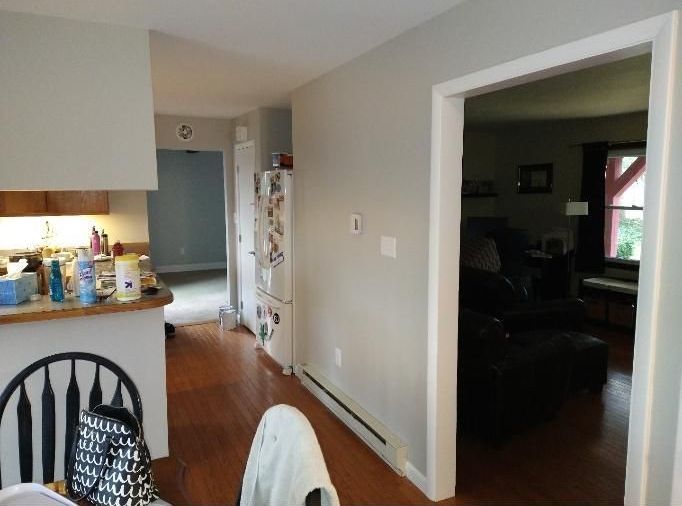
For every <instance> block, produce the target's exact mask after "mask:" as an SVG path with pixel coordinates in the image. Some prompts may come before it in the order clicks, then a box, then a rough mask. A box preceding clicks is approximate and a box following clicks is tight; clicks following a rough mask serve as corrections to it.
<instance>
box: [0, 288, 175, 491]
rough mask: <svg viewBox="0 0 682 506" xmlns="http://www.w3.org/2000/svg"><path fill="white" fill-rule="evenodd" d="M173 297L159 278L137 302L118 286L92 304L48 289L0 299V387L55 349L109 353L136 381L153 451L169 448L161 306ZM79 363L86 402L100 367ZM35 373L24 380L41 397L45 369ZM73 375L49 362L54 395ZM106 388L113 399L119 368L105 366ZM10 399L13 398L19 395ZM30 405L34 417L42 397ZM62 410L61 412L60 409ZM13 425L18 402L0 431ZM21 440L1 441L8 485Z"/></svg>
mask: <svg viewBox="0 0 682 506" xmlns="http://www.w3.org/2000/svg"><path fill="white" fill-rule="evenodd" d="M172 301H173V295H172V293H171V292H170V291H169V290H168V289H167V288H166V287H165V286H163V285H162V289H160V290H159V291H158V292H157V293H156V294H154V295H143V296H142V298H141V299H138V300H136V301H133V302H118V301H117V300H116V298H115V294H114V295H113V296H111V297H109V298H108V299H106V300H104V301H102V302H99V303H96V304H91V305H86V304H82V303H81V302H80V299H78V298H76V297H73V296H70V297H67V299H65V301H64V302H52V301H50V299H49V297H43V298H42V299H41V300H40V301H35V302H30V301H26V302H22V303H21V304H17V305H16V306H0V388H2V385H6V384H7V383H9V381H10V380H11V379H12V378H13V377H14V376H15V375H16V374H17V373H18V372H19V371H21V370H22V369H23V368H24V367H26V366H27V365H29V364H31V363H33V362H35V361H36V360H40V359H41V358H44V357H46V356H49V355H52V354H55V353H67V352H74V351H78V352H86V353H94V354H95V355H99V356H102V357H105V358H107V359H109V360H111V361H112V362H114V363H115V364H117V365H118V366H119V367H121V368H122V369H123V370H124V371H125V372H126V373H127V374H128V376H130V378H131V379H132V380H133V382H134V383H135V385H136V386H137V389H138V391H139V393H140V397H141V398H142V405H143V406H144V428H145V439H146V441H147V444H148V446H149V450H150V452H151V455H152V458H153V459H157V458H162V457H166V456H168V416H167V413H168V407H167V395H166V353H165V346H166V344H165V342H166V338H165V333H164V320H165V318H164V306H165V305H167V304H170V303H171V302H172ZM75 367H76V374H77V375H78V378H79V384H80V385H81V386H82V387H81V388H82V389H81V393H80V407H81V408H85V409H87V407H88V398H89V397H88V391H89V387H85V385H88V386H89V385H92V382H93V377H94V374H95V370H94V367H92V364H88V363H86V362H80V361H76V364H75ZM34 376H36V378H34V381H33V383H32V384H31V382H30V381H29V382H28V383H27V385H26V388H27V390H29V392H30V391H33V392H34V393H35V392H37V393H35V395H38V397H35V396H34V397H32V399H35V398H37V399H40V397H39V396H40V391H41V388H42V384H43V376H42V375H41V374H36V375H34ZM70 377H71V369H70V364H68V363H63V364H61V365H56V364H55V365H53V366H51V367H50V379H51V381H52V386H53V388H54V391H55V394H56V395H58V396H61V395H63V394H64V392H66V389H67V386H68V383H69V381H70ZM101 388H102V393H103V399H107V400H108V399H111V398H112V396H113V394H114V391H115V389H116V382H115V377H114V375H112V374H102V377H101ZM57 392H59V393H57ZM62 399H63V398H62ZM10 404H11V405H12V406H14V401H12V402H11V403H10ZM58 406H59V404H58ZM8 407H9V406H8ZM33 409H34V411H33V413H34V414H33V416H34V420H35V419H36V418H37V419H40V402H39V401H38V402H37V403H34V406H33ZM58 409H59V408H58ZM36 410H37V411H36ZM58 413H59V411H58ZM57 416H58V419H59V417H60V416H63V414H62V415H59V414H58V415H57ZM62 420H63V418H62ZM16 427H17V420H16V409H14V407H13V408H12V409H7V410H5V414H4V417H3V424H2V427H0V429H1V430H0V436H1V437H2V438H7V437H10V436H9V434H10V432H12V431H14V436H13V437H16ZM3 440H4V439H3ZM60 444H62V446H61V447H60ZM17 448H18V447H17V446H16V445H2V447H1V448H0V460H1V461H2V463H3V469H2V478H3V484H4V485H10V484H12V483H18V482H20V481H21V478H20V476H19V471H18V470H19V465H18V462H19V459H18V449H17ZM56 452H57V455H60V454H61V453H62V452H63V443H60V442H59V441H58V442H57V449H56ZM56 460H57V466H56V469H55V480H59V479H62V478H63V476H64V473H63V469H62V467H63V466H62V464H61V461H62V459H59V458H58V459H56Z"/></svg>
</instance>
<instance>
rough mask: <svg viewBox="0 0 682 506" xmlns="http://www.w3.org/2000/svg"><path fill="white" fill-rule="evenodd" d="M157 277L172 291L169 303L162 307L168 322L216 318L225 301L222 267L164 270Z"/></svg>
mask: <svg viewBox="0 0 682 506" xmlns="http://www.w3.org/2000/svg"><path fill="white" fill-rule="evenodd" d="M159 277H160V278H161V280H162V281H163V282H164V283H166V285H167V286H168V288H170V290H171V292H173V303H172V304H169V305H168V306H166V307H165V308H164V315H165V318H166V321H167V322H168V323H172V324H173V325H176V326H180V325H194V324H197V323H205V322H208V321H216V320H217V319H218V308H219V307H220V306H222V305H223V304H226V303H227V271H226V270H225V269H218V270H210V271H192V272H167V273H164V274H160V275H159Z"/></svg>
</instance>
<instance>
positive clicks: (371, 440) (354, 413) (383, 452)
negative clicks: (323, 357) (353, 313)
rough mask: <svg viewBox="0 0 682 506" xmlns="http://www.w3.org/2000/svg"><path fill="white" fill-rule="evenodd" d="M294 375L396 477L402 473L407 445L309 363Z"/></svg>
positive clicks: (297, 369)
mask: <svg viewBox="0 0 682 506" xmlns="http://www.w3.org/2000/svg"><path fill="white" fill-rule="evenodd" d="M296 375H297V376H298V377H299V379H300V380H301V383H302V384H303V386H305V387H306V388H307V389H308V390H310V391H311V392H312V393H313V395H315V397H317V398H318V399H319V400H320V401H321V402H322V404H324V405H325V406H327V408H329V409H330V410H331V411H332V412H333V413H334V414H335V415H336V416H337V417H338V418H339V419H340V420H341V421H342V422H343V423H345V424H346V425H347V426H348V427H349V428H350V429H351V430H352V431H353V432H355V433H356V434H357V435H358V436H360V438H361V439H362V440H363V441H364V442H365V443H367V445H368V446H369V447H370V448H372V449H373V450H374V451H375V452H376V453H377V454H378V455H379V456H380V457H381V458H382V459H383V460H384V461H386V463H387V464H388V465H389V466H391V467H392V468H393V469H394V470H395V471H396V472H397V473H398V474H399V475H400V476H405V466H406V464H407V444H406V443H405V442H404V441H402V440H401V439H400V438H399V437H398V436H396V435H395V434H394V433H393V432H391V431H390V430H389V428H388V427H386V426H385V425H384V424H383V423H381V422H380V421H379V420H377V419H376V418H374V417H373V416H372V415H371V414H369V413H368V412H367V411H366V410H364V409H363V408H362V407H361V406H360V405H359V404H358V403H356V402H355V401H353V399H351V398H350V397H348V396H347V395H346V394H344V393H343V392H342V391H341V390H339V389H338V388H337V387H336V386H335V385H334V384H332V383H331V382H330V381H329V380H328V379H327V378H325V377H324V376H323V375H322V374H320V372H319V371H318V370H317V369H315V368H314V367H313V366H311V365H308V364H300V365H298V366H296Z"/></svg>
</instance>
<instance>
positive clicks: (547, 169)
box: [516, 163, 554, 193]
mask: <svg viewBox="0 0 682 506" xmlns="http://www.w3.org/2000/svg"><path fill="white" fill-rule="evenodd" d="M553 168H554V165H553V164H551V163H537V164H534V165H519V179H518V182H517V183H516V184H517V191H518V193H552V172H553Z"/></svg>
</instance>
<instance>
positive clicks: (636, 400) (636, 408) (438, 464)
mask: <svg viewBox="0 0 682 506" xmlns="http://www.w3.org/2000/svg"><path fill="white" fill-rule="evenodd" d="M677 39H678V12H676V11H675V12H671V13H668V14H664V15H661V16H656V17H654V18H650V19H647V20H643V21H640V22H636V23H633V24H629V25H626V26H623V27H620V28H616V29H614V30H610V31H607V32H604V33H601V34H598V35H594V36H591V37H587V38H584V39H581V40H578V41H575V42H571V43H568V44H565V45H561V46H557V47H555V48H552V49H549V50H546V51H542V52H540V53H536V54H533V55H529V56H525V57H522V58H519V59H516V60H513V61H510V62H506V63H502V64H500V65H496V66H494V67H490V68H487V69H484V70H481V71H478V72H474V73H471V74H467V75H465V76H462V77H458V78H455V79H452V80H449V81H446V82H443V83H440V84H437V85H435V86H433V88H432V117H431V176H430V192H431V193H430V209H429V213H430V216H429V269H428V273H429V274H428V345H427V413H426V415H427V462H426V467H427V469H426V471H427V472H426V489H427V490H426V491H425V492H426V494H427V495H428V497H429V498H430V499H431V500H442V499H445V498H448V497H452V496H454V495H455V485H456V483H455V480H456V455H457V452H456V430H457V366H456V364H457V339H458V336H457V324H458V311H457V310H455V311H453V310H452V308H453V307H454V308H458V301H459V293H458V292H459V289H458V286H459V250H460V237H459V234H457V233H453V230H455V231H456V230H459V226H460V221H461V199H460V198H453V195H455V196H456V195H458V194H459V193H460V189H461V185H462V153H463V131H464V100H465V99H466V98H469V97H473V96H476V95H480V94H483V93H488V92H491V91H496V90H499V89H503V88H508V87H510V86H516V85H519V84H523V83H526V82H531V81H535V80H538V79H543V78H546V77H551V76H553V75H558V74H562V73H565V72H570V71H573V70H578V69H580V68H585V67H590V66H594V65H598V64H602V63H606V62H608V61H613V60H618V59H622V58H624V57H627V56H631V55H634V54H639V53H641V52H642V49H643V47H644V46H646V47H648V48H651V52H652V63H651V83H650V97H649V112H648V121H649V127H648V128H649V131H648V139H647V141H648V142H647V159H648V160H649V163H648V164H647V165H648V167H649V168H648V173H647V194H646V208H647V214H646V217H645V222H644V234H645V239H646V241H644V242H643V248H642V260H641V262H640V285H639V300H638V310H637V311H638V318H637V328H636V334H635V335H636V346H635V353H634V361H633V384H632V394H631V395H632V397H631V406H630V428H629V434H628V453H627V471H626V481H625V503H626V504H628V505H642V504H644V502H645V497H646V492H647V491H646V484H647V478H648V471H649V466H648V458H649V446H650V436H651V406H652V396H653V360H654V353H653V351H654V349H655V347H656V343H657V337H658V335H657V330H658V321H657V320H658V318H657V316H658V307H657V303H658V301H659V297H660V282H661V265H660V261H659V260H660V258H661V253H662V236H663V225H662V223H663V218H664V210H663V204H664V199H663V198H660V197H659V196H660V195H665V193H664V192H662V190H663V189H664V188H665V184H666V179H667V173H668V171H669V170H670V168H669V151H670V144H671V142H672V135H673V133H672V130H671V121H670V116H671V115H670V111H671V109H672V97H673V93H672V83H673V76H674V72H675V62H674V60H673V55H674V54H675V47H676V46H675V44H676V40H677ZM444 139H448V142H444ZM453 364H455V366H454V367H453ZM635 373H636V374H635Z"/></svg>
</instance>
